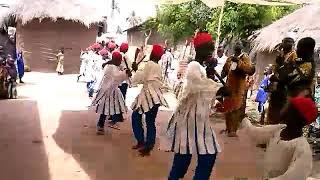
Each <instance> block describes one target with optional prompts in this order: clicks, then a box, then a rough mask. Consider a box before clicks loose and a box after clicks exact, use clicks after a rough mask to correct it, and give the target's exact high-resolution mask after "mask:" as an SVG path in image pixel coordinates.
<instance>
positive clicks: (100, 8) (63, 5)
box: [0, 0, 107, 27]
mask: <svg viewBox="0 0 320 180" xmlns="http://www.w3.org/2000/svg"><path fill="white" fill-rule="evenodd" d="M101 2H102V1H101ZM101 2H98V1H96V0H90V1H84V0H36V1H35V0H11V3H10V7H9V8H8V10H7V11H6V12H2V13H0V26H1V24H2V23H3V19H4V18H5V17H6V16H9V15H14V16H15V17H16V19H17V20H19V21H21V22H22V24H26V23H28V22H29V21H31V20H32V19H35V18H38V19H39V20H41V19H43V18H51V19H52V20H54V21H55V20H57V19H58V18H63V19H65V20H72V21H77V22H80V23H83V24H84V25H86V26H88V27H89V26H90V25H91V24H93V23H97V22H99V21H102V20H103V16H105V15H106V13H107V12H106V7H107V4H101Z"/></svg>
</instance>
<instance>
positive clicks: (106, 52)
mask: <svg viewBox="0 0 320 180" xmlns="http://www.w3.org/2000/svg"><path fill="white" fill-rule="evenodd" d="M99 54H100V55H101V56H104V55H107V54H108V51H107V50H106V49H105V48H103V49H102V50H101V51H99Z"/></svg>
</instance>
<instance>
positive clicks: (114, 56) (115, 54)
mask: <svg viewBox="0 0 320 180" xmlns="http://www.w3.org/2000/svg"><path fill="white" fill-rule="evenodd" d="M112 59H113V60H117V61H122V55H121V53H120V52H119V51H114V52H113V53H112Z"/></svg>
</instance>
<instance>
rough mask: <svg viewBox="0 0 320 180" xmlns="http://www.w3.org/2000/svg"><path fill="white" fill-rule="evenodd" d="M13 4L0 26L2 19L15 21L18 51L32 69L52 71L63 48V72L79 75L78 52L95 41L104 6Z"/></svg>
mask: <svg viewBox="0 0 320 180" xmlns="http://www.w3.org/2000/svg"><path fill="white" fill-rule="evenodd" d="M13 1H14V2H12V3H11V4H10V7H9V8H8V11H7V12H5V13H2V14H0V26H1V23H3V22H4V21H3V20H4V18H5V17H7V16H14V17H15V18H16V22H17V36H16V41H17V48H18V49H20V50H23V51H24V55H25V59H26V61H27V64H28V65H29V66H30V67H31V69H32V70H35V71H46V72H52V71H54V70H55V66H56V63H55V62H54V61H55V54H56V53H57V51H58V49H60V48H61V47H64V48H65V49H66V50H65V71H66V72H67V73H76V72H78V69H79V64H80V61H79V54H80V50H81V49H84V48H86V47H88V46H89V44H90V43H93V42H94V41H95V37H96V35H97V30H98V22H100V21H102V20H103V16H104V15H105V10H104V9H102V7H103V6H101V4H97V3H92V2H86V1H78V2H76V0H37V1H34V0H13ZM93 5H95V6H93ZM104 7H106V6H104Z"/></svg>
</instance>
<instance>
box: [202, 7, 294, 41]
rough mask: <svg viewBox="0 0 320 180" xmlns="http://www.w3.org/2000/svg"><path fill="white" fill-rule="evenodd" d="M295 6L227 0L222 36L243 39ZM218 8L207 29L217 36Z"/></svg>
mask: <svg viewBox="0 0 320 180" xmlns="http://www.w3.org/2000/svg"><path fill="white" fill-rule="evenodd" d="M296 8H297V6H285V7H277V6H260V5H248V4H235V3H231V2H227V3H226V5H225V9H224V14H223V18H222V26H221V37H222V38H238V39H245V38H247V37H248V36H250V35H252V33H253V32H254V31H256V30H258V29H260V28H262V27H264V26H266V25H269V24H271V23H272V22H273V21H275V20H277V19H279V18H281V17H283V16H284V15H287V14H289V13H291V12H292V11H293V10H295V9H296ZM219 15H220V8H219V9H215V10H214V13H213V15H212V17H211V20H210V21H208V23H207V30H208V31H209V32H210V33H211V34H213V35H214V36H217V29H218V21H219Z"/></svg>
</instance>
